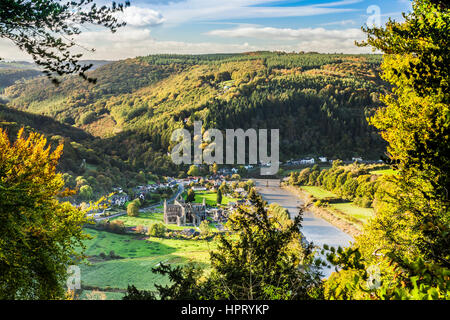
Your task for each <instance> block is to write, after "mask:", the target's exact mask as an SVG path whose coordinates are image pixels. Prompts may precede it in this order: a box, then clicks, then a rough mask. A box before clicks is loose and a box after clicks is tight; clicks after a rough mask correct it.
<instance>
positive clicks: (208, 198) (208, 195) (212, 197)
mask: <svg viewBox="0 0 450 320" xmlns="http://www.w3.org/2000/svg"><path fill="white" fill-rule="evenodd" d="M203 198H205V202H206V204H207V205H208V206H211V207H214V206H216V205H217V201H216V200H217V193H216V192H211V191H196V192H195V200H194V202H196V203H202V202H203ZM233 201H236V199H233V198H229V197H226V196H225V195H223V196H222V204H228V203H229V202H233Z"/></svg>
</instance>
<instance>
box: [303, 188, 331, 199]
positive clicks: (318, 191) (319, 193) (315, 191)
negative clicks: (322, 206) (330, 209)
mask: <svg viewBox="0 0 450 320" xmlns="http://www.w3.org/2000/svg"><path fill="white" fill-rule="evenodd" d="M301 189H302V190H304V191H306V192H308V193H309V194H311V195H312V196H313V197H314V198H316V199H319V200H320V199H324V198H337V197H338V196H336V195H335V194H334V193H333V192H331V191H328V190H325V189H323V188H321V187H315V186H302V187H301Z"/></svg>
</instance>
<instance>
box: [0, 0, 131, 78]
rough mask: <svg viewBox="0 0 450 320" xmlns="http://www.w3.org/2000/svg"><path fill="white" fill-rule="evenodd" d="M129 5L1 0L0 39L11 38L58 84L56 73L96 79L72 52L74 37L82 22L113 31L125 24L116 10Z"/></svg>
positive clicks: (91, 1)
mask: <svg viewBox="0 0 450 320" xmlns="http://www.w3.org/2000/svg"><path fill="white" fill-rule="evenodd" d="M129 5H130V2H129V1H126V2H125V3H124V4H122V3H121V4H116V3H115V2H113V3H112V6H111V7H107V6H101V7H97V4H96V3H94V1H93V0H78V1H68V2H66V3H63V2H62V1H60V0H31V1H25V0H2V1H1V2H0V38H6V39H9V40H11V41H12V42H13V43H14V44H15V45H16V46H18V47H19V48H20V49H21V50H23V51H25V52H27V53H28V54H30V55H31V56H32V58H33V60H34V61H35V63H36V64H38V65H39V66H42V67H43V68H44V73H45V74H46V75H47V76H48V77H49V78H50V79H52V82H53V83H55V84H57V83H59V82H58V80H57V79H56V77H55V76H62V75H65V74H78V75H79V76H80V77H82V78H83V79H85V80H88V81H89V82H95V79H92V78H89V77H88V76H87V75H86V71H87V70H89V69H90V68H91V67H92V64H86V65H82V64H80V58H81V57H82V54H79V53H78V54H77V53H71V49H72V48H73V47H74V46H76V45H77V44H76V42H75V40H74V36H76V35H79V34H81V26H82V25H84V24H95V25H100V26H104V27H106V28H108V29H109V30H111V32H113V33H114V32H116V31H117V29H118V28H120V27H122V26H124V25H125V23H124V22H119V21H118V18H117V16H116V13H117V12H121V11H123V9H124V8H125V7H127V6H129ZM92 50H94V49H92Z"/></svg>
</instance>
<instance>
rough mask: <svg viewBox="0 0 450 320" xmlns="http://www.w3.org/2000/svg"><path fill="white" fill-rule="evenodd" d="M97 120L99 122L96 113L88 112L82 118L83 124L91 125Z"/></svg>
mask: <svg viewBox="0 0 450 320" xmlns="http://www.w3.org/2000/svg"><path fill="white" fill-rule="evenodd" d="M95 120H97V115H96V114H95V112H94V111H89V112H86V113H85V114H83V115H82V116H81V117H80V122H81V124H89V123H92V122H94V121H95Z"/></svg>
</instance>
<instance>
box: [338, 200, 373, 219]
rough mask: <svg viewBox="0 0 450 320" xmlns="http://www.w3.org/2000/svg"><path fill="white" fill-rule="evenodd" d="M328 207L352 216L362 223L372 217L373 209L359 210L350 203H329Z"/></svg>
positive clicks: (359, 208)
mask: <svg viewBox="0 0 450 320" xmlns="http://www.w3.org/2000/svg"><path fill="white" fill-rule="evenodd" d="M330 207H332V208H334V209H337V210H339V211H341V212H343V213H345V214H347V215H349V216H352V217H354V218H356V219H358V220H360V221H361V222H362V223H367V222H368V221H369V219H370V218H372V217H373V215H374V211H373V208H361V207H358V206H357V205H355V204H353V203H352V202H344V203H331V204H330Z"/></svg>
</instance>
